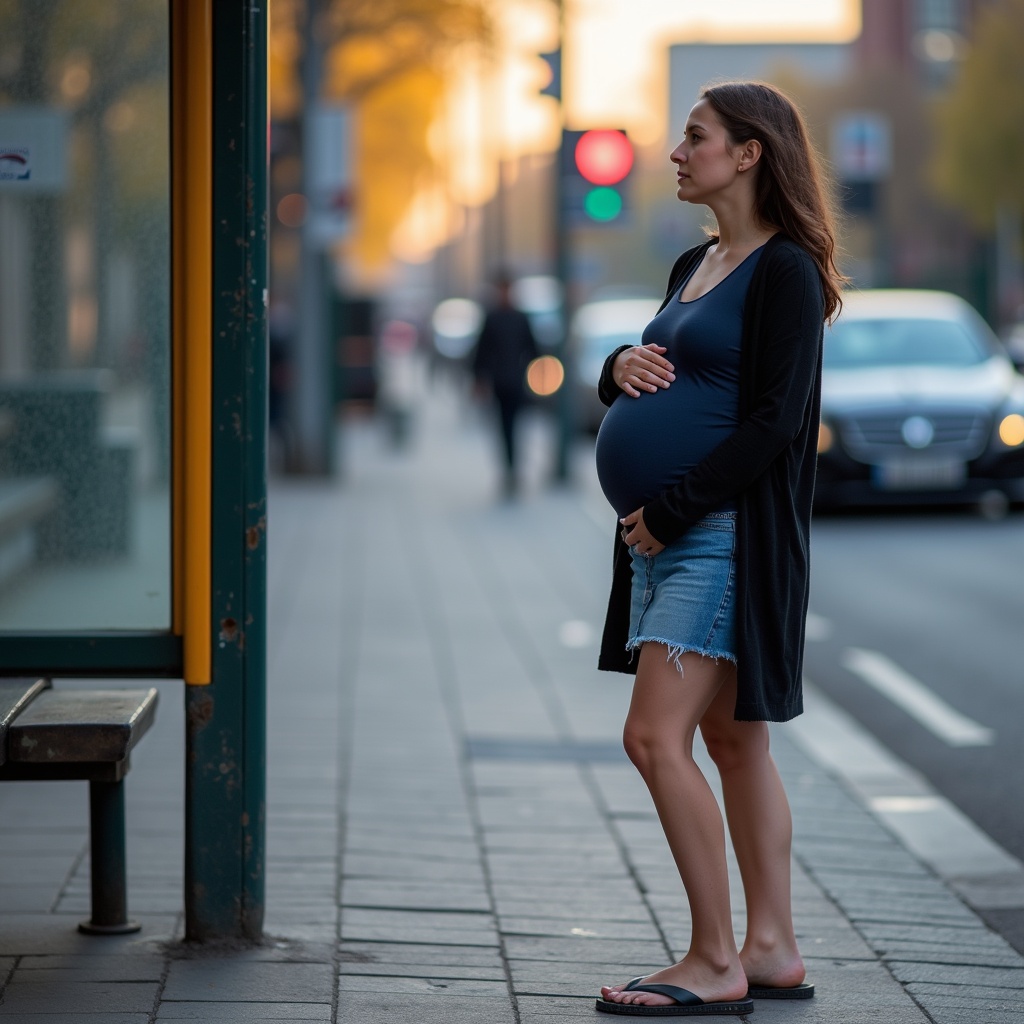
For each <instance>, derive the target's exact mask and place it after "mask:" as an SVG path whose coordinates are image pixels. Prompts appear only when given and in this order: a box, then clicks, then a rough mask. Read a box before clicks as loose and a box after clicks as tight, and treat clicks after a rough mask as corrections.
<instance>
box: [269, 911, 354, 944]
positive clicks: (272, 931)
mask: <svg viewBox="0 0 1024 1024" xmlns="http://www.w3.org/2000/svg"><path fill="white" fill-rule="evenodd" d="M337 930H338V926H337V923H336V921H333V920H332V921H327V922H321V923H319V924H315V923H310V922H308V921H304V920H299V919H296V918H281V917H279V916H277V914H273V915H271V914H269V913H268V915H267V917H266V919H265V920H264V934H265V935H267V936H271V937H273V938H278V939H283V940H285V941H288V942H302V943H307V944H310V945H316V944H319V943H331V942H333V941H334V939H335V937H336V935H337Z"/></svg>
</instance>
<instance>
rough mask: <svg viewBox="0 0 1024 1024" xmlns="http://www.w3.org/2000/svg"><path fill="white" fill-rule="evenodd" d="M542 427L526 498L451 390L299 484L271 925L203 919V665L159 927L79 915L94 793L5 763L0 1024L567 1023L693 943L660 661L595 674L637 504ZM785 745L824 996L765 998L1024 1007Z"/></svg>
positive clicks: (973, 1012) (1006, 961)
mask: <svg viewBox="0 0 1024 1024" xmlns="http://www.w3.org/2000/svg"><path fill="white" fill-rule="evenodd" d="M530 441H531V445H532V448H533V450H532V452H531V454H532V456H533V460H532V466H531V468H532V479H531V482H530V485H529V487H528V488H527V493H526V494H525V495H524V497H523V498H522V499H521V500H520V501H518V502H515V503H507V504H503V503H499V502H497V501H496V500H495V498H494V495H495V494H496V493H497V474H496V471H495V468H494V465H493V462H492V459H491V454H492V453H491V439H490V438H489V437H488V436H486V435H485V434H483V433H482V431H481V430H480V427H479V424H478V423H476V421H475V418H474V417H472V416H469V415H467V413H466V412H465V410H464V409H463V408H462V407H461V405H460V404H459V402H458V401H457V399H456V396H455V395H454V393H453V394H447V395H442V396H441V398H440V399H439V398H437V397H435V399H434V400H432V401H431V402H430V403H428V404H426V405H425V407H424V408H423V409H422V410H421V415H420V417H419V420H418V429H417V432H416V434H415V436H414V439H413V442H412V444H411V446H410V447H409V448H408V449H407V450H396V449H394V448H393V447H390V446H389V441H388V438H387V434H386V431H384V430H383V429H380V430H378V429H377V428H376V427H374V426H373V425H372V424H351V425H346V428H345V436H344V441H343V444H342V450H343V452H344V453H345V472H344V483H343V484H301V483H294V482H278V483H276V484H275V486H274V488H273V489H272V502H271V518H270V552H271V581H270V594H271V599H270V600H271V606H270V644H271V647H270V661H269V664H270V709H269V722H270V736H269V757H268V760H269V779H268V808H267V817H268V823H269V825H268V873H267V920H266V930H267V942H266V944H265V945H264V946H263V947H261V948H259V949H253V950H247V951H244V952H237V951H235V952H232V951H227V950H220V951H217V950H200V951H188V950H184V949H183V948H182V947H181V946H180V945H178V944H177V943H176V942H175V939H176V937H177V936H179V935H180V930H181V913H180V910H181V903H182V897H181V887H182V883H181V877H182V870H181V851H180V847H181V841H182V840H181V824H182V808H181V801H182V795H181V776H182V742H183V741H182V734H183V726H182V714H181V704H182V700H181V688H180V684H176V683H168V682H163V683H160V684H159V686H160V689H161V701H162V703H161V707H160V711H159V713H158V716H157V724H156V726H155V728H154V731H153V733H152V734H151V735H149V736H147V738H146V739H145V740H144V741H143V743H142V744H141V746H140V748H139V750H138V752H137V755H136V757H135V764H134V767H133V770H132V772H131V774H130V775H129V777H128V783H127V786H128V827H129V838H128V842H129V862H130V863H129V869H130V878H129V886H130V891H129V904H130V910H131V912H132V915H133V916H134V917H136V918H137V919H139V920H141V921H142V923H143V930H142V932H141V933H140V934H139V935H136V936H128V937H125V938H115V939H111V938H93V937H86V936H82V935H78V934H77V933H76V931H75V923H76V922H77V920H78V919H79V918H81V917H83V916H86V915H87V911H88V862H87V857H86V856H85V839H86V830H87V810H86V805H87V799H86V793H85V786H84V785H82V784H71V783H32V784H5V785H3V786H0V987H2V1001H0V1024H9V1022H10V1024H29V1022H31V1024H71V1022H76V1024H79V1022H85V1024H147V1022H163V1021H184V1020H190V1021H216V1022H223V1024H229V1022H231V1024H242V1022H254V1021H284V1020H289V1021H320V1022H335V1021H337V1022H342V1024H364V1022H366V1024H392V1022H413V1024H428V1022H434V1021H444V1022H445V1024H462V1022H466V1024H478V1022H486V1024H558V1022H562V1021H565V1022H569V1021H573V1020H575V1019H577V1018H583V1019H594V1018H595V1013H594V1008H593V1007H594V996H595V995H596V993H597V990H598V987H599V985H600V984H602V983H606V982H609V981H617V980H624V979H627V978H629V977H632V976H634V975H637V974H642V973H646V972H650V971H651V970H654V969H657V968H659V967H661V966H663V965H664V964H666V963H667V962H669V960H670V959H673V958H678V957H679V956H681V955H682V953H683V952H684V950H685V944H686V941H687V937H688V929H689V926H688V921H687V916H686V908H685V901H684V898H683V894H682V891H681V888H680V885H679V882H678V877H677V875H676V873H675V869H674V867H673V865H672V862H671V859H670V856H669V853H668V849H667V846H666V844H665V841H664V839H663V838H662V836H661V831H660V828H659V826H658V823H657V820H656V819H655V816H654V813H653V810H652V808H651V806H650V802H649V798H648V796H647V794H646V791H645V789H644V787H643V785H642V783H641V782H640V780H639V777H638V776H637V775H636V772H635V770H634V769H633V768H632V766H631V765H629V763H628V762H627V761H626V759H625V757H624V755H623V754H622V752H621V746H620V742H619V733H620V730H621V724H622V720H623V717H624V715H625V710H626V706H627V702H628V698H629V681H628V679H627V678H626V677H624V676H616V675H610V674H605V673H598V672H597V671H596V669H595V668H594V663H595V661H596V649H597V639H598V631H599V629H600V625H601V622H602V620H603V615H604V602H605V598H606V594H607V583H608V572H609V565H608V561H609V556H610V546H611V527H612V516H611V514H610V513H609V514H608V515H607V519H608V522H607V523H603V521H600V520H601V517H600V515H595V514H594V509H593V503H592V501H591V498H590V497H589V496H588V494H587V493H586V490H584V491H583V492H582V493H581V492H577V491H561V492H560V491H555V490H549V489H545V488H543V487H542V486H541V484H540V478H541V476H542V474H543V466H542V465H540V463H541V462H542V461H543V456H544V453H545V446H544V442H545V437H544V436H543V430H542V429H541V428H539V427H536V426H535V428H534V430H533V431H532V433H531V437H530ZM588 502H589V504H588ZM811 699H812V700H813V701H818V700H823V699H822V698H819V697H818V696H817V695H816V694H811ZM831 713H832V712H831V709H829V715H831ZM829 715H825V716H824V717H823V718H822V719H821V721H825V722H827V721H831V720H832V718H830V717H829ZM821 740H822V737H821V736H817V737H816V741H817V742H818V744H819V748H820V743H821ZM773 748H774V750H775V753H776V758H777V760H778V762H779V765H780V768H781V770H782V772H783V774H784V777H785V780H786V784H787V788H788V791H789V793H790V797H791V800H792V803H793V810H794V816H795V828H796V836H795V851H794V852H795V865H794V892H795V909H796V919H797V928H798V933H799V936H800V940H801V945H802V949H803V952H804V955H805V957H806V958H807V963H808V976H809V980H812V981H813V982H814V983H815V984H816V986H817V992H818V995H817V997H816V998H815V999H813V1000H810V1001H807V1002H805V1003H789V1004H787V1003H784V1002H779V1003H776V1004H773V1003H771V1002H759V1003H758V1004H757V1009H756V1012H755V1014H754V1016H753V1018H752V1019H754V1020H756V1021H760V1022H763V1024H769V1022H771V1021H775V1020H779V1021H781V1020H785V1021H787V1022H789V1021H796V1022H800V1024H804V1022H807V1024H809V1022H826V1021H827V1022H830V1024H832V1022H843V1024H876V1022H884V1024H917V1022H922V1024H923V1022H928V1021H934V1022H939V1024H947V1022H948V1024H953V1022H957V1024H959V1022H980V1024H1003V1022H1006V1024H1009V1022H1011V1021H1012V1022H1020V1021H1024V959H1022V958H1021V957H1020V956H1019V955H1018V954H1017V953H1016V952H1015V951H1014V950H1012V949H1011V948H1010V947H1009V946H1008V945H1007V944H1006V943H1004V942H1003V941H1002V939H1000V938H999V937H998V936H996V935H995V934H993V933H992V932H990V931H989V930H988V929H987V928H986V926H985V925H984V924H983V922H982V921H981V920H980V919H979V918H978V917H977V916H976V914H975V913H974V912H973V911H972V910H970V909H969V908H968V907H967V906H966V905H965V904H964V903H963V902H962V901H961V899H960V898H959V897H958V896H957V895H956V894H955V893H954V892H953V890H952V889H951V888H950V887H949V886H947V884H946V883H945V882H944V881H943V880H942V879H940V878H939V877H938V876H936V875H935V874H934V873H933V872H932V870H931V869H930V868H928V867H926V866H925V865H924V863H923V862H922V861H920V860H918V859H917V858H916V857H915V856H914V855H912V854H911V853H910V852H909V851H908V849H907V848H906V847H905V846H904V845H903V844H902V843H901V842H900V841H899V840H898V839H897V838H896V834H895V833H893V832H891V831H889V830H888V829H887V828H886V827H885V825H884V824H883V822H882V820H881V819H880V818H879V817H877V816H876V815H875V814H874V813H872V812H871V811H870V810H869V809H868V807H867V805H866V804H865V803H864V802H863V801H862V799H861V797H859V796H858V795H857V791H856V790H854V789H852V788H849V787H848V786H846V785H845V784H844V783H843V782H842V781H841V780H839V779H837V778H836V777H834V776H832V775H830V774H828V772H827V771H826V770H825V768H823V767H822V764H821V763H820V762H821V758H819V757H815V756H812V754H813V752H814V750H815V744H814V743H810V742H808V741H807V739H806V733H801V731H800V729H798V728H791V727H789V726H780V727H778V728H775V729H774V732H773ZM712 775H713V773H712ZM734 880H735V879H734ZM735 891H736V892H737V893H738V892H739V889H738V881H737V888H736V890H735ZM742 926H743V922H742V917H741V914H740V911H739V910H738V911H737V927H738V928H740V929H742ZM722 1019H728V1018H722Z"/></svg>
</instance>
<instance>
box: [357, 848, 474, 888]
mask: <svg viewBox="0 0 1024 1024" xmlns="http://www.w3.org/2000/svg"><path fill="white" fill-rule="evenodd" d="M345 877H346V878H371V879H372V878H392V879H430V880H432V881H434V880H436V881H470V882H476V883H478V884H480V885H482V884H483V880H484V875H483V868H482V867H481V865H480V863H479V861H467V860H451V859H449V858H431V857H421V856H417V855H416V854H415V853H412V852H408V853H385V854H380V853H377V854H368V853H349V854H347V855H346V856H345Z"/></svg>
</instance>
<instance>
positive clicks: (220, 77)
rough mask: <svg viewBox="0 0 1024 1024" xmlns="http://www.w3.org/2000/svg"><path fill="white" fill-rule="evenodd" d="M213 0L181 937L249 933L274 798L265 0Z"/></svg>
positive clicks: (258, 926) (259, 920)
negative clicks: (201, 470)
mask: <svg viewBox="0 0 1024 1024" xmlns="http://www.w3.org/2000/svg"><path fill="white" fill-rule="evenodd" d="M212 7H213V52H214V53H215V54H217V59H216V63H215V65H214V76H213V139H214V143H213V154H214V161H213V324H212V334H213V505H212V562H211V567H212V583H211V586H212V621H211V628H212V630H213V659H212V683H211V684H210V685H209V686H188V687H186V691H187V694H186V769H185V801H186V806H185V818H186V822H185V829H186V832H185V934H186V938H187V939H189V940H192V941H203V940H208V939H243V940H249V941H255V940H257V939H259V937H260V935H261V934H262V930H263V905H264V833H265V804H266V512H267V509H266V502H267V481H266V381H267V365H266V350H267V346H266V287H267V237H266V234H267V221H266V215H267V79H266V67H267V5H266V3H262V2H259V0H256V2H251V0H217V2H216V3H214V4H213V5H212ZM186 457H187V455H186Z"/></svg>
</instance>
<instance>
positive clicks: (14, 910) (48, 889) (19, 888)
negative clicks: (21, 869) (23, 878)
mask: <svg viewBox="0 0 1024 1024" xmlns="http://www.w3.org/2000/svg"><path fill="white" fill-rule="evenodd" d="M4 877H5V878H13V877H16V876H14V875H6V874H5V876H4ZM63 881H64V879H57V880H54V881H52V882H49V883H46V884H43V885H35V884H31V883H28V882H26V883H25V884H21V883H19V884H16V885H0V914H48V913H49V912H50V909H51V908H52V907H53V905H54V903H55V902H56V900H57V898H58V896H59V895H60V888H61V885H62V884H63Z"/></svg>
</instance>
